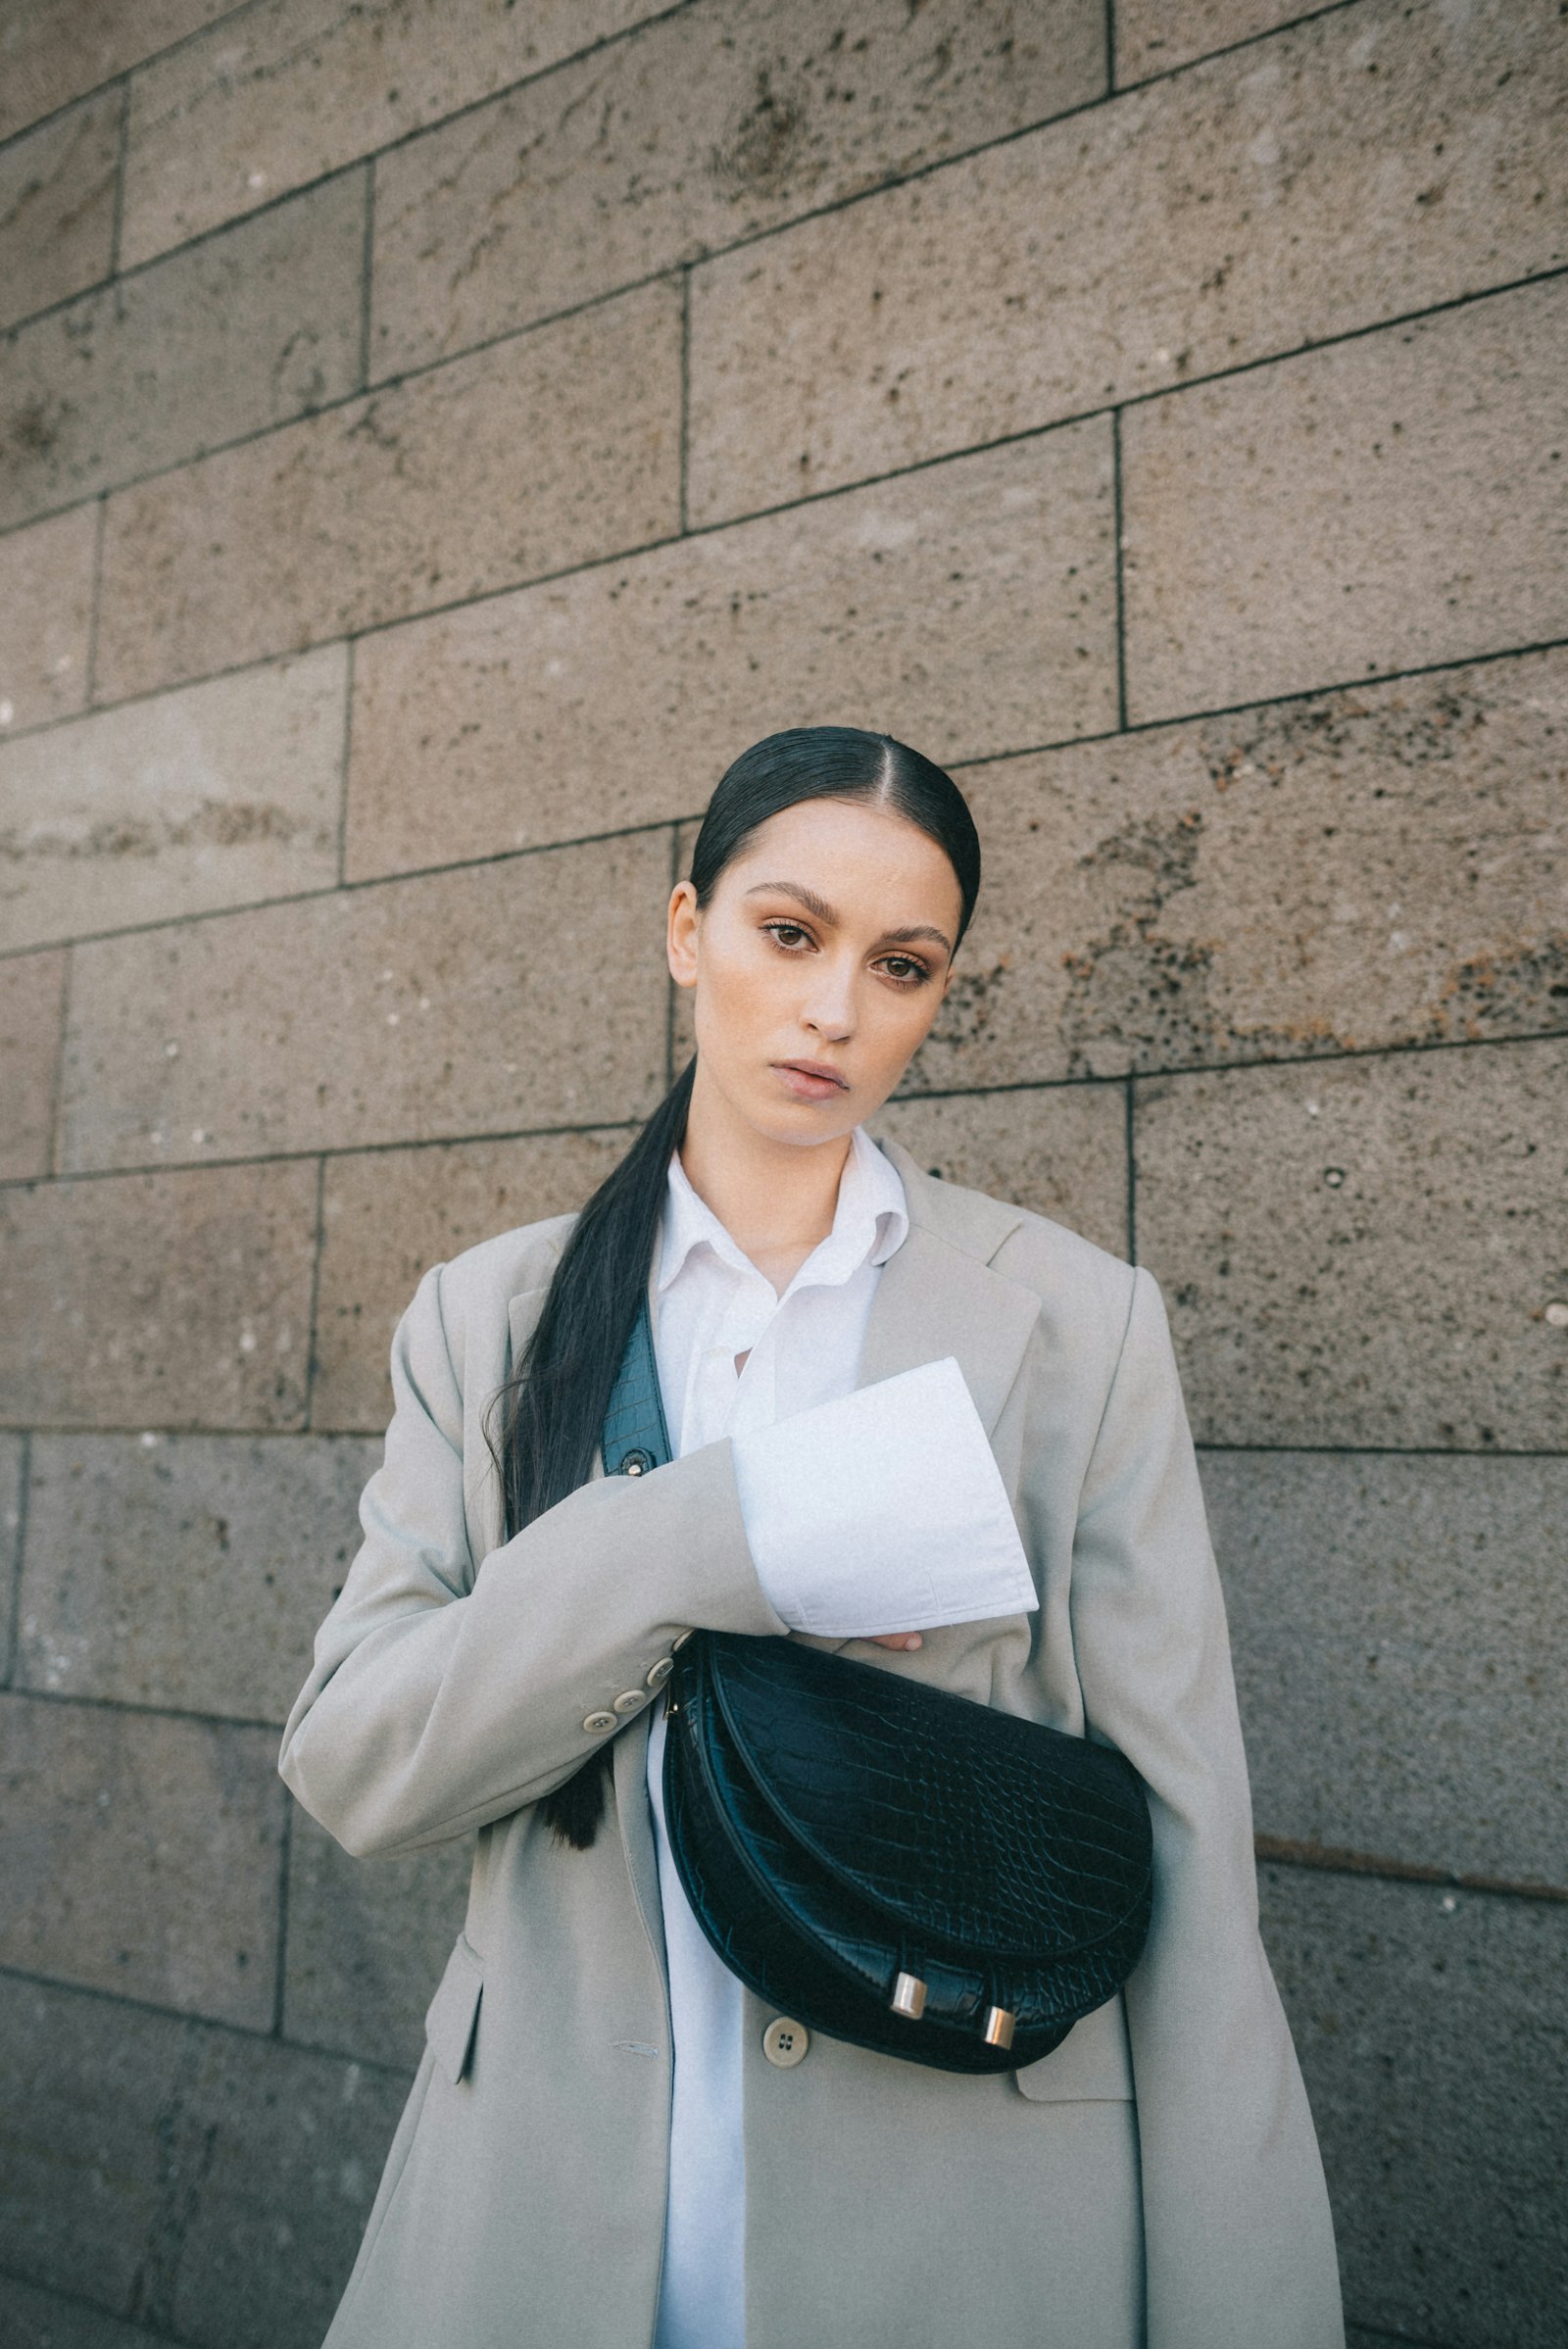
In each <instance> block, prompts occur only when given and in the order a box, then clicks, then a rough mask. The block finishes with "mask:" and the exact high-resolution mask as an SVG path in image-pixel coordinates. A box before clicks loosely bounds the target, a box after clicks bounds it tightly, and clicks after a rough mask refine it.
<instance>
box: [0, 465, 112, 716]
mask: <svg viewBox="0 0 1568 2349" xmlns="http://www.w3.org/2000/svg"><path fill="white" fill-rule="evenodd" d="M97 535H98V515H97V513H96V511H95V510H94V508H92V507H91V506H78V507H77V508H76V509H75V511H74V513H72V514H56V515H55V516H54V517H53V518H52V519H51V520H49V521H47V522H36V523H34V525H33V527H32V528H31V529H30V530H13V531H10V532H8V533H7V534H6V535H5V536H4V537H3V538H0V611H3V612H4V613H5V615H6V624H5V633H4V635H3V636H0V729H4V728H6V727H10V726H33V725H38V724H41V723H42V721H43V720H44V719H46V718H51V717H67V716H69V715H70V713H71V712H72V711H73V710H80V709H81V708H82V707H83V706H84V705H85V703H86V700H87V648H88V644H89V642H90V640H91V626H92V592H93V549H94V546H95V545H96V543H97Z"/></svg>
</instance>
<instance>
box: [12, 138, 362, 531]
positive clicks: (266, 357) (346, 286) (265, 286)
mask: <svg viewBox="0 0 1568 2349" xmlns="http://www.w3.org/2000/svg"><path fill="white" fill-rule="evenodd" d="M365 206H366V180H365V174H364V173H363V172H359V171H356V172H350V173H349V174H348V175H347V176H346V177H344V178H341V179H334V180H329V181H328V182H327V184H326V185H325V186H324V187H318V188H312V189H311V190H310V191H309V192H308V193H307V194H306V195H303V196H300V197H298V198H297V199H296V200H295V201H294V202H293V203H292V204H281V205H279V206H278V207H277V209H276V210H275V211H273V212H269V213H266V214H264V215H263V217H262V218H261V219H260V220H247V221H246V222H244V223H243V224H242V225H241V226H239V227H237V228H234V229H231V230H230V231H229V232H228V234H227V235H225V236H218V237H213V238H211V239H210V240H209V241H208V242H207V243H205V244H201V245H197V246H193V247H192V248H191V250H190V251H189V252H186V253H180V254H176V255H173V256H172V257H171V259H170V260H168V261H167V262H164V263H163V264H161V265H160V266H159V267H158V268H157V269H144V270H141V271H139V272H137V273H136V274H135V275H132V276H129V277H120V278H117V279H116V280H115V282H114V283H113V285H108V286H104V287H103V288H101V289H100V290H99V291H98V292H96V293H90V294H83V295H82V296H81V297H80V299H79V300H78V301H75V302H73V303H71V304H69V305H68V306H67V307H66V308H65V309H63V310H55V311H52V312H51V313H50V314H49V316H48V317H47V318H36V319H34V320H33V322H32V323H31V324H30V325H27V326H21V327H18V328H17V330H16V331H15V332H14V333H13V334H11V335H8V336H7V337H6V338H5V339H4V341H3V342H0V523H8V522H15V521H23V520H25V519H26V518H27V517H28V516H29V515H31V514H41V513H44V512H46V511H47V510H48V509H49V508H50V507H53V506H62V505H65V504H66V503H68V502H69V501H73V500H75V499H78V498H84V497H89V496H92V495H94V494H95V493H96V492H97V491H99V490H102V489H107V488H109V487H111V486H112V485H113V484H114V483H116V482H121V481H128V480H132V479H134V478H136V477H137V476H138V475H140V474H143V473H148V472H152V471H155V470H157V469H159V468H160V467H163V466H167V465H178V464H182V463H183V462H184V461H185V460H186V459H187V458H191V457H195V456H198V455H199V454H200V453H201V451H202V450H204V449H211V448H215V447H216V446H218V444H219V443H221V442H222V441H228V440H235V439H238V438H239V437H240V436H241V435H242V434H245V433H252V432H260V431H263V430H265V429H266V428H267V427H268V426H269V425H272V424H280V423H284V422H286V421H287V420H288V419H289V418H290V417H293V416H300V415H302V414H304V413H306V412H307V411H309V410H311V409H313V408H319V407H320V406H321V404H322V402H323V401H327V400H334V399H341V398H343V397H344V396H345V395H346V394H347V393H349V392H351V391H353V390H355V389H356V388H357V385H358V381H359V372H360V272H361V266H362V262H363V257H364V250H365Z"/></svg>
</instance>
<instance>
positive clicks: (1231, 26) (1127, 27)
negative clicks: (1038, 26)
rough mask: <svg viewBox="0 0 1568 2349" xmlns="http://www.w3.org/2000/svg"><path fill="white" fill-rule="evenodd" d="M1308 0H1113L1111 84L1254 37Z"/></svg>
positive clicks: (1297, 12)
mask: <svg viewBox="0 0 1568 2349" xmlns="http://www.w3.org/2000/svg"><path fill="white" fill-rule="evenodd" d="M1311 4H1312V0H1304V4H1303V0H1116V87H1117V88H1118V89H1124V88H1125V87H1126V86H1127V84H1128V83H1129V82H1132V81H1142V80H1143V79H1144V78H1145V76H1146V75H1148V74H1151V73H1169V71H1170V69H1171V68H1172V66H1180V65H1186V64H1187V63H1188V61H1189V60H1190V59H1192V58H1195V57H1208V56H1210V55H1211V54H1212V53H1213V51H1214V50H1216V49H1224V48H1228V47H1229V46H1230V44H1231V43H1232V42H1234V41H1248V40H1253V39H1255V38H1256V36H1257V35H1258V34H1259V33H1262V32H1271V31H1272V30H1273V29H1274V27H1275V25H1277V24H1288V23H1289V22H1290V20H1291V19H1292V18H1293V17H1302V16H1305V15H1306V14H1307V10H1308V8H1309V7H1310V6H1311Z"/></svg>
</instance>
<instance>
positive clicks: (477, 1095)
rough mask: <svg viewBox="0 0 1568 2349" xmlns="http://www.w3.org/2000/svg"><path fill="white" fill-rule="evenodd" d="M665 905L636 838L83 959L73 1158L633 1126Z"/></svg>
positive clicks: (652, 1049)
mask: <svg viewBox="0 0 1568 2349" xmlns="http://www.w3.org/2000/svg"><path fill="white" fill-rule="evenodd" d="M668 889H669V841H668V836H667V834H665V833H663V832H643V833H634V834H632V835H631V836H630V837H628V838H625V839H619V840H608V841H597V842H591V843H589V844H588V845H586V846H584V847H580V848H571V849H546V850H543V851H542V852H541V853H540V854H539V855H538V856H519V857H515V858H513V859H511V860H509V861H507V862H505V863H499V864H492V865H486V866H483V867H481V868H479V869H477V870H472V869H470V870H467V871H459V872H453V873H436V874H431V875H429V876H427V877H425V878H423V879H419V880H413V881H393V882H388V883H386V884H384V885H383V886H380V887H378V888H375V889H363V890H350V891H347V892H345V893H342V894H339V895H334V896H331V897H324V898H307V899H303V900H299V901H296V902H295V903H293V904H289V905H277V906H268V907H262V908H258V909H256V910H254V911H250V912H243V913H230V914H224V915H221V916H218V917H215V918H214V919H213V920H211V921H204V922H195V923H192V924H190V925H189V926H188V927H185V928H175V929H171V930H156V931H145V932H140V933H134V934H131V935H129V936H126V937H123V938H113V939H104V940H101V941H99V942H97V943H95V944H93V945H90V946H85V947H78V948H77V949H76V950H75V959H74V963H73V979H72V998H71V1011H70V1019H69V1027H68V1034H67V1043H66V1068H65V1077H64V1144H63V1149H64V1155H65V1162H66V1164H67V1165H68V1166H71V1167H104V1166H115V1165H127V1164H128V1165H136V1164H142V1165H144V1164H146V1163H148V1162H149V1161H151V1162H153V1163H157V1162H158V1161H159V1160H160V1159H161V1158H165V1159H177V1158H190V1157H193V1156H198V1155H201V1154H203V1153H206V1154H209V1155H211V1156H214V1157H233V1156H237V1155H238V1154H240V1153H241V1152H244V1153H246V1154H247V1155H248V1154H250V1153H251V1152H255V1151H263V1150H316V1149H320V1148H323V1147H325V1148H329V1149H346V1148H352V1147H353V1146H355V1145H356V1144H365V1143H372V1142H397V1141H416V1140H421V1139H428V1140H435V1139H438V1138H440V1139H444V1138H447V1137H452V1138H454V1139H457V1138H459V1137H466V1136H469V1135H473V1136H478V1135H480V1134H485V1133H497V1132H500V1133H505V1132H508V1131H511V1132H515V1131H517V1130H518V1129H519V1128H522V1129H528V1128H539V1127H549V1126H564V1125H594V1124H603V1123H605V1122H606V1121H607V1120H609V1119H611V1118H616V1117H624V1116H626V1115H627V1114H628V1113H632V1114H636V1115H640V1116H646V1115H647V1113H648V1111H649V1110H650V1109H651V1108H652V1107H653V1105H654V1102H655V1101H657V1100H658V1098H659V1096H660V1094H661V1093H662V1090H663V1083H662V1080H663V1068H664V993H665V982H664V972H665V967H666V966H665V960H664V954H663V911H664V906H665V903H666V901H667V897H668ZM170 1045H174V1046H176V1047H177V1048H178V1049H177V1051H176V1052H173V1053H171V1052H170V1051H169V1047H170Z"/></svg>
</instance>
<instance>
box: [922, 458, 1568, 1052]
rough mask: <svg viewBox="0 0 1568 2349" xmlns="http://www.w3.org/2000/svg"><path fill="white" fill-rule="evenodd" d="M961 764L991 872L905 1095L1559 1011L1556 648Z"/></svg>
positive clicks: (1426, 1036)
mask: <svg viewBox="0 0 1568 2349" xmlns="http://www.w3.org/2000/svg"><path fill="white" fill-rule="evenodd" d="M919 477H923V476H919ZM958 779H959V781H960V783H961V786H962V789H963V791H964V794H965V796H966V797H967V799H968V801H969V804H970V806H971V807H972V808H973V809H974V812H975V820H976V822H977V824H978V826H979V829H980V836H981V841H982V844H983V847H984V856H985V862H984V878H983V881H982V884H981V891H980V900H979V904H978V906H977V908H976V912H975V918H974V922H973V924H972V925H971V927H970V929H969V931H968V932H967V933H966V935H965V937H964V941H963V944H962V946H961V947H960V949H959V954H958V972H957V975H956V977H955V980H954V984H953V987H952V989H951V991H950V993H949V995H948V998H947V1001H946V1003H944V1004H943V1007H942V1009H941V1011H940V1012H939V1014H938V1016H937V1019H936V1022H935V1024H934V1026H933V1028H932V1032H931V1035H930V1037H929V1038H928V1040H927V1042H926V1043H925V1044H924V1045H923V1046H922V1047H921V1049H920V1052H919V1053H918V1054H917V1056H916V1058H915V1060H914V1061H913V1063H912V1064H911V1067H910V1071H909V1075H908V1077H907V1086H908V1087H909V1088H911V1089H914V1090H921V1089H925V1088H945V1087H948V1086H955V1085H968V1084H980V1085H988V1084H989V1085H995V1084H1014V1083H1018V1082H1020V1081H1027V1080H1030V1079H1035V1080H1038V1079H1041V1078H1054V1077H1060V1076H1084V1075H1096V1076H1114V1075H1119V1074H1121V1073H1122V1072H1124V1071H1125V1070H1127V1069H1159V1068H1167V1069H1168V1068H1179V1067H1181V1066H1182V1065H1183V1064H1184V1063H1185V1064H1188V1065H1191V1064H1193V1063H1212V1062H1215V1061H1224V1060H1232V1059H1255V1058H1268V1059H1280V1058H1286V1057H1294V1056H1296V1055H1298V1054H1300V1053H1305V1052H1309V1053H1313V1054H1318V1053H1322V1052H1331V1051H1336V1050H1345V1051H1364V1050H1366V1049H1367V1048H1368V1047H1369V1046H1377V1045H1395V1044H1411V1043H1428V1042H1434V1041H1440V1040H1457V1039H1478V1038H1482V1037H1496V1036H1510V1035H1511V1036H1517V1035H1520V1034H1525V1035H1539V1034H1540V1033H1541V1032H1542V1031H1543V1030H1544V1029H1550V1028H1554V1027H1562V1026H1563V1025H1564V1024H1565V1023H1568V864H1565V862H1564V856H1563V829H1562V814H1561V810H1562V807H1563V801H1564V793H1565V790H1568V656H1565V655H1563V654H1561V653H1547V654H1539V655H1523V656H1520V657H1518V658H1517V659H1512V660H1505V661H1487V662H1483V663H1479V664H1478V665H1476V666H1475V667H1472V668H1467V669H1455V670H1446V671H1441V672H1439V673H1438V674H1436V675H1432V676H1423V677H1411V678H1405V679H1400V680H1399V681H1397V683H1385V684H1381V685H1377V686H1357V687H1354V688H1351V689H1350V690H1348V691H1347V692H1344V693H1337V694H1323V695H1317V696H1313V697H1310V698H1308V699H1305V700H1302V701H1299V702H1290V703H1285V704H1281V705H1278V706H1275V707H1269V708H1264V709H1261V710H1244V711H1242V712H1241V713H1240V714H1238V715H1236V716H1234V717H1215V718H1205V719H1201V720H1198V721H1194V722H1189V723H1187V724H1183V725H1175V726H1169V727H1158V728H1152V729H1150V730H1149V731H1147V732H1144V733H1140V734H1134V735H1119V736H1116V737H1114V738H1112V739H1110V740H1108V741H1104V742H1091V743H1082V744H1073V745H1070V746H1068V747H1066V748H1063V749H1060V750H1054V751H1050V752H1045V753H1042V754H1041V755H1039V756H1038V757H1034V758H1022V759H999V760H997V761H996V762H995V763H994V764H990V765H979V766H966V767H965V768H964V769H963V771H962V773H961V775H960V776H959V778H958Z"/></svg>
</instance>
